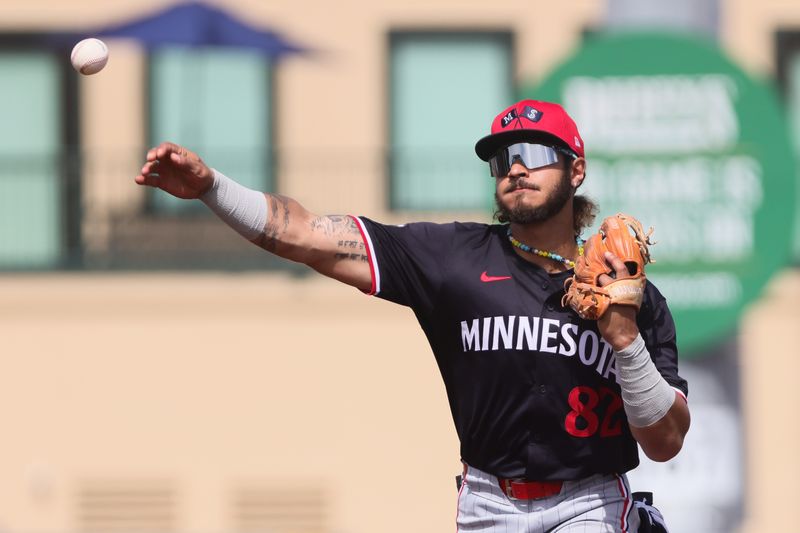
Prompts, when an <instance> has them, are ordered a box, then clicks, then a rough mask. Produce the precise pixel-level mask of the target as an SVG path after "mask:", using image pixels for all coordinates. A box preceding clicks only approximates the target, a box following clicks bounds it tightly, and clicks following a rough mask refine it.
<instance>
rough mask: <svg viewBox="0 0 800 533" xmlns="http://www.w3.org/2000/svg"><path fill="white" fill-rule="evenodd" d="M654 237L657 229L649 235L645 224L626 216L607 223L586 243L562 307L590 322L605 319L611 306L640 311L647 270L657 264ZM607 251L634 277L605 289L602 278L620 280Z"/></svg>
mask: <svg viewBox="0 0 800 533" xmlns="http://www.w3.org/2000/svg"><path fill="white" fill-rule="evenodd" d="M652 233H653V228H650V231H648V232H647V234H645V233H644V230H643V229H642V224H641V223H640V222H639V221H638V220H636V219H635V218H633V217H632V216H629V215H626V214H624V213H617V214H616V215H614V216H611V217H607V218H606V219H605V220H603V223H602V224H601V225H600V231H599V232H597V233H596V234H594V235H592V236H591V237H590V238H589V240H588V241H586V245H585V246H584V252H583V255H582V256H581V257H579V258H578V260H577V261H576V262H575V274H574V275H573V276H572V277H571V278H569V279H568V280H567V281H566V282H565V283H564V288H565V289H566V291H567V292H566V294H565V295H564V297H563V298H562V299H561V305H563V306H566V305H569V306H570V307H572V308H573V309H574V310H575V312H576V313H578V315H580V316H581V318H585V319H589V320H597V319H598V318H600V317H601V316H603V313H605V312H606V310H607V309H608V306H609V305H611V304H621V305H631V306H634V307H636V309H637V310H638V309H639V308H640V307H641V305H642V298H643V297H644V286H645V282H646V278H645V275H644V266H645V265H646V264H647V263H650V262H653V261H651V259H650V250H649V248H648V246H650V245H652V244H655V243H654V242H651V241H650V235H651V234H652ZM606 251H609V252H611V253H613V254H614V255H616V256H617V257H619V258H620V260H622V262H623V263H625V266H626V267H628V273H629V274H630V277H627V278H623V279H618V280H615V281H613V282H611V283H609V284H608V285H606V286H605V287H601V286H600V281H599V278H600V276H601V275H603V274H607V275H609V276H610V277H612V278H615V277H616V273H615V271H614V269H613V268H611V266H610V265H609V264H608V263H607V262H606V260H605V257H604V254H605V252H606Z"/></svg>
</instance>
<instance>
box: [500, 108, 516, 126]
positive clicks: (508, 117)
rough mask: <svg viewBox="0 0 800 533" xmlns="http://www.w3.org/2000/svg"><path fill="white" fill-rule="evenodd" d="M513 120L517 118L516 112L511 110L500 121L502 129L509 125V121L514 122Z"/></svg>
mask: <svg viewBox="0 0 800 533" xmlns="http://www.w3.org/2000/svg"><path fill="white" fill-rule="evenodd" d="M515 118H517V110H516V109H512V110H511V111H509V112H508V113H506V114H505V115H503V118H502V119H501V120H500V122H501V123H502V124H503V127H504V128H507V127H508V125H509V124H511V121H512V120H514V119H515Z"/></svg>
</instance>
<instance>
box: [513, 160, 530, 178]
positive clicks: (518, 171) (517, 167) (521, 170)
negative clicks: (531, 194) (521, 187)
mask: <svg viewBox="0 0 800 533" xmlns="http://www.w3.org/2000/svg"><path fill="white" fill-rule="evenodd" d="M529 174H530V170H528V168H527V167H526V166H525V165H523V164H522V163H520V162H519V161H515V162H514V164H513V165H511V168H510V169H509V170H508V177H509V178H512V179H519V178H527V177H528V175H529Z"/></svg>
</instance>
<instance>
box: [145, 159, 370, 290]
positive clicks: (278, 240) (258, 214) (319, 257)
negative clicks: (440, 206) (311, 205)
mask: <svg viewBox="0 0 800 533" xmlns="http://www.w3.org/2000/svg"><path fill="white" fill-rule="evenodd" d="M134 181H135V182H136V183H137V184H139V185H146V186H150V187H155V188H158V189H161V190H163V191H166V192H167V193H169V194H171V195H173V196H176V197H178V198H183V199H199V200H201V201H202V202H203V203H205V204H206V205H207V206H208V207H209V208H210V209H211V210H212V211H214V213H216V214H217V215H218V216H219V217H220V218H221V219H222V220H224V221H225V222H226V223H227V224H228V225H230V226H231V227H232V228H233V229H235V230H236V231H237V232H238V233H240V234H241V235H242V236H244V237H245V238H247V239H248V240H250V241H251V242H253V243H254V244H256V245H258V246H260V247H261V248H263V249H265V250H267V251H269V252H271V253H274V254H276V255H278V256H280V257H283V258H285V259H289V260H291V261H296V262H298V263H304V264H306V265H308V266H310V267H311V268H313V269H314V270H316V271H317V272H320V273H321V274H324V275H326V276H328V277H331V278H334V279H337V280H339V281H341V282H343V283H347V284H348V285H352V286H354V287H357V288H359V289H362V290H365V291H366V290H369V289H370V287H371V284H372V277H371V273H370V267H369V262H368V260H367V253H366V248H365V245H364V240H363V237H362V236H361V232H360V231H359V229H358V226H357V225H356V223H355V221H354V220H353V219H352V218H351V217H346V216H339V215H328V216H317V215H315V214H313V213H311V212H309V211H308V210H306V209H305V208H304V207H303V206H301V205H300V204H299V203H298V202H296V201H295V200H292V199H291V198H287V197H285V196H281V195H279V194H268V193H261V192H258V191H253V190H252V189H248V188H247V187H244V186H242V185H240V184H238V183H236V182H235V181H233V180H231V179H230V178H228V177H226V176H224V175H223V174H221V173H219V172H217V171H215V170H213V169H211V168H209V167H208V166H207V165H206V164H205V163H204V162H203V160H202V159H201V158H200V157H199V156H198V155H197V154H195V153H194V152H192V151H190V150H188V149H186V148H185V147H182V146H179V145H177V144H174V143H161V144H160V145H158V146H156V147H154V148H152V149H151V150H149V151H148V152H147V160H146V162H145V164H144V165H143V166H142V169H141V171H140V173H139V175H138V176H136V178H134Z"/></svg>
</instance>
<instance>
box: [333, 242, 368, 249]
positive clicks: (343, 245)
mask: <svg viewBox="0 0 800 533" xmlns="http://www.w3.org/2000/svg"><path fill="white" fill-rule="evenodd" d="M339 248H357V249H359V250H363V249H364V243H363V242H358V241H339Z"/></svg>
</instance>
